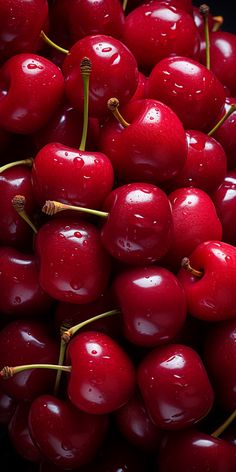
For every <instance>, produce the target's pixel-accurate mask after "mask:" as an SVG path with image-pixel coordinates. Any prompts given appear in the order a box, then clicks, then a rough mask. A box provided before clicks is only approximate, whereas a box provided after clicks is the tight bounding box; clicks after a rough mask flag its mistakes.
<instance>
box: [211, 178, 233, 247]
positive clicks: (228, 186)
mask: <svg viewBox="0 0 236 472" xmlns="http://www.w3.org/2000/svg"><path fill="white" fill-rule="evenodd" d="M211 198H212V200H213V202H214V205H215V208H216V211H217V214H218V216H219V219H220V221H221V224H222V229H223V236H222V240H223V241H224V242H225V243H229V244H232V245H233V246H236V228H235V225H234V220H235V214H236V172H235V171H233V170H232V171H229V172H228V173H227V175H226V176H225V178H224V180H222V183H221V184H220V185H219V187H218V188H217V189H216V190H215V192H214V193H213V194H212V196H211Z"/></svg>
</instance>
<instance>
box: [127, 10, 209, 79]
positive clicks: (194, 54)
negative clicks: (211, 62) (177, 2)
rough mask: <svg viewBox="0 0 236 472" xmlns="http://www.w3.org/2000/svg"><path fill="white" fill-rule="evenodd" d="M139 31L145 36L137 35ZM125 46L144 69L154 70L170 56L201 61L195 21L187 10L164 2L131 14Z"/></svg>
mask: <svg viewBox="0 0 236 472" xmlns="http://www.w3.org/2000/svg"><path fill="white" fill-rule="evenodd" d="M139 30H140V31H142V35H139V34H137V31H139ZM186 38H188V39H187V41H186ZM124 43H125V44H126V45H127V46H128V48H129V49H130V50H131V51H132V53H133V54H134V56H135V57H136V59H137V61H138V65H139V68H140V69H141V70H146V71H150V70H151V69H152V68H153V67H154V66H155V64H157V63H158V62H159V61H160V60H161V59H163V58H164V57H167V56H169V55H182V56H185V57H191V58H195V59H196V60H198V58H199V50H200V38H199V33H198V30H197V28H196V26H195V24H194V21H193V18H192V17H191V16H190V15H189V14H188V13H186V12H185V11H184V10H180V9H178V8H175V7H173V6H171V5H167V4H164V3H159V2H151V3H148V4H144V5H141V6H139V7H137V8H135V9H134V10H133V11H132V12H131V13H129V15H128V16H127V17H126V20H125V26H124Z"/></svg>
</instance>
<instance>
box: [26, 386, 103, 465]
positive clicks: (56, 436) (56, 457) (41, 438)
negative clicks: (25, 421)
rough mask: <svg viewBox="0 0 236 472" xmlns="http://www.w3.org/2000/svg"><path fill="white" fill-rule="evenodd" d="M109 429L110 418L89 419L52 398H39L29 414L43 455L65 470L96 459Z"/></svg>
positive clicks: (62, 401)
mask: <svg viewBox="0 0 236 472" xmlns="http://www.w3.org/2000/svg"><path fill="white" fill-rule="evenodd" d="M107 427H108V417H107V416H105V415H97V416H96V415H89V414H87V413H84V412H82V411H79V410H78V409H77V408H75V407H74V406H73V405H71V404H70V403H69V402H68V401H64V400H61V399H59V398H57V397H54V396H52V395H41V396H39V397H38V398H36V399H35V400H34V401H33V403H32V404H31V407H30V411H29V429H30V433H31V436H32V438H33V441H34V442H35V443H36V445H37V446H38V448H39V450H40V452H41V454H42V455H43V456H44V457H45V458H46V459H47V460H49V461H50V462H52V463H53V464H55V465H58V466H59V467H60V468H63V469H64V468H65V469H66V470H68V469H69V470H71V469H72V470H73V469H75V468H77V467H78V468H80V467H81V466H82V465H85V464H87V463H88V462H90V460H92V459H93V457H94V456H95V454H96V453H97V451H98V450H99V448H100V447H101V444H102V443H103V441H104V438H105V435H106V432H107Z"/></svg>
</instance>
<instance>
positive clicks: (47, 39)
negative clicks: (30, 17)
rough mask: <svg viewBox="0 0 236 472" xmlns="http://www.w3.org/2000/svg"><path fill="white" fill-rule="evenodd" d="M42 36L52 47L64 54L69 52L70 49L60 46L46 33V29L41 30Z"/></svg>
mask: <svg viewBox="0 0 236 472" xmlns="http://www.w3.org/2000/svg"><path fill="white" fill-rule="evenodd" d="M40 36H41V38H43V40H44V41H45V43H46V44H48V45H49V46H51V47H52V48H54V49H56V50H57V51H59V52H63V53H64V54H69V50H68V49H64V48H62V47H61V46H58V44H56V43H54V42H53V41H52V40H51V39H50V38H49V37H48V36H47V35H46V34H45V33H44V31H41V34H40Z"/></svg>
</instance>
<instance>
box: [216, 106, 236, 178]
mask: <svg viewBox="0 0 236 472" xmlns="http://www.w3.org/2000/svg"><path fill="white" fill-rule="evenodd" d="M231 105H236V99H235V98H231V97H228V98H226V100H225V104H224V109H223V110H222V111H221V113H220V114H219V116H218V117H217V118H216V119H215V122H216V123H217V122H218V121H219V119H220V118H222V117H223V115H224V114H225V113H226V112H228V111H229V109H230V107H231ZM235 117H236V111H234V112H233V113H232V114H231V115H230V116H229V117H228V118H227V120H225V121H224V123H222V124H221V125H220V127H219V128H218V129H217V131H215V132H214V134H213V137H214V138H215V139H216V140H217V141H219V143H220V144H221V145H222V147H223V148H224V150H225V153H226V156H227V167H228V170H229V169H235V167H236V158H235V155H236V139H235V136H236V133H235V129H236V128H235Z"/></svg>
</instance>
